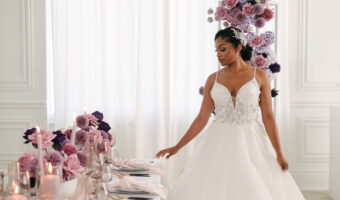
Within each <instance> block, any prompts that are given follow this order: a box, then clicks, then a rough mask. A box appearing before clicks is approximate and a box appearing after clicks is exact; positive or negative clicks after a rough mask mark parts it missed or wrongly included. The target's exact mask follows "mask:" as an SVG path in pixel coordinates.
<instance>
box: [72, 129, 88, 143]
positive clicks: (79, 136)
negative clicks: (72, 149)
mask: <svg viewBox="0 0 340 200" xmlns="http://www.w3.org/2000/svg"><path fill="white" fill-rule="evenodd" d="M86 140H87V132H86V131H83V130H79V131H77V132H76V135H75V141H74V143H75V144H76V145H84V144H85V143H86Z"/></svg>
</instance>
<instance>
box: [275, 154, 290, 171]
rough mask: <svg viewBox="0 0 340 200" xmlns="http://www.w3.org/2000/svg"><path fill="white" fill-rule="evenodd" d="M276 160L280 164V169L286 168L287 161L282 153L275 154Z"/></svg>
mask: <svg viewBox="0 0 340 200" xmlns="http://www.w3.org/2000/svg"><path fill="white" fill-rule="evenodd" d="M276 160H277V162H278V163H279V165H280V167H281V169H282V171H284V170H288V162H287V160H286V159H285V157H283V155H282V154H280V155H277V159H276Z"/></svg>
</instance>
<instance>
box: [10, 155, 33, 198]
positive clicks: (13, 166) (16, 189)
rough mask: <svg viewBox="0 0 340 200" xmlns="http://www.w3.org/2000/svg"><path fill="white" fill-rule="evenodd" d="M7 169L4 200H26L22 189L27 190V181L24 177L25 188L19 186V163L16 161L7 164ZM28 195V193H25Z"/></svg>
mask: <svg viewBox="0 0 340 200" xmlns="http://www.w3.org/2000/svg"><path fill="white" fill-rule="evenodd" d="M7 168H8V179H7V181H8V182H7V197H6V198H5V199H6V200H27V197H26V196H25V195H24V189H25V188H26V189H27V186H28V183H27V181H28V179H27V177H26V179H25V180H26V181H25V183H26V187H24V185H21V177H20V175H21V172H20V166H19V163H18V162H16V161H12V162H9V163H8V165H7ZM26 195H28V193H26Z"/></svg>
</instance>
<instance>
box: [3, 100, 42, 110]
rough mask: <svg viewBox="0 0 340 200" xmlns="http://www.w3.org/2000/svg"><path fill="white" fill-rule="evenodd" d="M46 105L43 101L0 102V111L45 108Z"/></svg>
mask: <svg viewBox="0 0 340 200" xmlns="http://www.w3.org/2000/svg"><path fill="white" fill-rule="evenodd" d="M46 106H47V103H46V102H44V101H27V102H15V101H12V102H0V109H7V108H46Z"/></svg>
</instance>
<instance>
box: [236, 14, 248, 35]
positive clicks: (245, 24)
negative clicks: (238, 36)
mask: <svg viewBox="0 0 340 200" xmlns="http://www.w3.org/2000/svg"><path fill="white" fill-rule="evenodd" d="M237 28H238V29H240V30H242V31H243V32H244V33H249V32H251V31H252V27H251V18H250V17H247V18H246V20H245V21H244V22H243V23H242V24H238V25H237Z"/></svg>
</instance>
